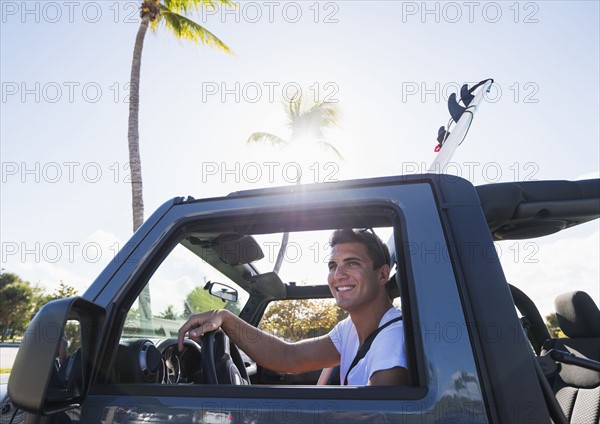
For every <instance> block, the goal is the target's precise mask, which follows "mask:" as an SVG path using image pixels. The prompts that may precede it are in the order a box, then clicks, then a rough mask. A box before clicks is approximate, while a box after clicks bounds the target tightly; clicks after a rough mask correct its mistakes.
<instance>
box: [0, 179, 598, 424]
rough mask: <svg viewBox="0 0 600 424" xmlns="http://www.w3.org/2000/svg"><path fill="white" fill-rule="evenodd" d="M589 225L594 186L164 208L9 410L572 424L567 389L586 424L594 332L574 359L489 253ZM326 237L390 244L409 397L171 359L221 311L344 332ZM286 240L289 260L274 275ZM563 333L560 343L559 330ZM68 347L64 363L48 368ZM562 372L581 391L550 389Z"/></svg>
mask: <svg viewBox="0 0 600 424" xmlns="http://www.w3.org/2000/svg"><path fill="white" fill-rule="evenodd" d="M599 216H600V180H598V179H594V180H585V181H576V182H567V181H535V182H533V181H532V182H524V183H499V184H490V185H486V186H480V187H474V186H473V185H472V184H471V183H469V182H468V181H466V180H464V179H462V178H458V177H454V176H449V175H438V174H423V175H411V176H393V177H380V178H370V179H359V180H350V181H342V182H337V183H321V184H307V185H295V186H292V187H276V188H267V189H259V190H249V191H241V192H234V193H231V194H229V195H227V196H224V197H217V198H208V199H199V200H196V199H194V198H191V197H188V198H175V199H172V200H170V201H168V202H166V203H165V204H164V205H162V206H161V207H160V208H159V209H158V210H157V211H156V212H155V213H154V214H153V215H152V216H151V217H150V218H149V219H148V220H147V221H146V222H145V223H144V224H143V225H142V227H141V228H140V229H139V230H138V231H137V232H136V233H135V234H134V235H133V237H132V238H131V240H130V241H129V242H128V243H127V244H126V245H125V246H123V248H122V249H121V250H120V252H119V253H118V254H117V255H116V257H115V258H114V259H113V260H112V261H111V262H110V264H109V265H108V266H107V267H106V268H105V269H104V271H103V272H102V273H101V274H100V275H99V276H98V277H97V279H96V280H95V281H94V282H93V284H92V285H91V286H90V287H89V289H88V290H87V291H86V292H85V293H84V294H83V296H81V297H75V298H68V299H60V300H55V301H52V302H50V303H48V304H46V305H45V306H44V307H43V308H42V309H41V310H40V311H39V313H38V314H37V315H36V317H35V318H34V319H33V320H32V322H31V323H30V325H29V327H28V329H27V332H26V334H25V338H24V341H23V343H22V345H21V348H20V350H19V353H18V356H17V358H16V360H15V364H14V366H13V371H12V373H11V376H10V380H9V385H8V395H9V399H7V400H5V404H9V405H13V409H14V408H19V410H22V411H25V413H26V414H27V415H29V416H32V417H37V416H42V415H45V416H49V417H50V419H53V420H55V421H56V422H81V423H84V422H85V423H137V422H235V423H280V422H295V423H313V422H314V423H321V422H339V423H353V422H370V423H376V422H381V423H383V422H406V423H413V422H414V423H416V422H419V423H436V422H460V423H467V422H468V423H512V422H536V423H537V422H539V423H546V422H550V420H554V422H566V420H569V419H571V422H576V421H573V420H577V419H578V417H581V415H579V414H581V413H582V412H581V405H578V404H577V405H575V404H574V403H573V402H571V403H569V402H570V401H569V402H567V404H565V403H564V402H562V401H561V399H560V396H559V400H557V398H556V395H557V394H558V393H559V392H561V390H563V389H565V388H566V389H568V390H569V393H570V394H571V397H572V392H573V391H579V390H581V392H580V393H581V394H584V393H585V397H586V398H587V399H588V400H587V402H591V405H592V412H591V414H592V415H589V416H590V417H592V419H595V421H594V422H597V421H598V417H599V414H600V411H598V410H597V409H596V412H593V405H597V404H598V401H599V400H600V398H599V397H598V396H599V393H600V392H598V390H597V388H594V387H597V386H598V384H596V380H597V375H598V374H597V371H599V370H600V367H599V365H600V364H599V363H598V362H596V361H598V360H599V359H600V358H598V356H600V354H599V352H600V338H599V337H600V334H595V333H594V331H595V330H594V329H593V324H590V325H589V327H590V328H592V330H591V333H587V332H586V331H583V330H581V331H579V330H577V331H575V332H572V333H571V334H573V335H574V337H573V338H572V340H575V339H577V338H584V339H585V340H584V342H582V344H583V345H585V346H586V347H585V349H579V350H577V349H573V350H571V349H570V346H571V345H570V344H569V343H570V341H569V340H567V341H565V340H563V339H559V338H557V337H551V335H550V334H549V332H548V329H547V328H546V326H545V324H544V322H543V320H542V318H541V316H540V313H539V311H538V309H537V308H536V306H535V304H534V303H533V302H532V301H531V299H530V298H529V297H528V296H527V295H526V294H525V293H524V292H523V291H521V290H519V289H518V288H516V287H514V286H512V285H511V284H509V282H507V281H506V278H505V276H504V273H503V270H502V267H501V265H500V261H499V258H498V254H497V252H496V249H495V248H494V246H495V245H494V241H497V240H515V239H518V240H521V239H530V238H535V237H541V236H544V235H548V234H553V233H555V232H558V231H562V230H565V229H567V228H569V227H573V226H576V225H579V224H582V223H585V222H589V221H592V220H595V219H598V217H599ZM337 228H364V229H370V230H372V231H374V232H376V233H377V234H378V235H380V236H381V237H382V238H384V239H386V240H387V244H388V246H389V247H390V251H391V253H392V263H393V264H394V267H393V272H392V277H391V278H390V281H389V283H388V284H389V290H390V296H391V298H393V299H394V302H395V304H396V305H397V306H398V307H399V308H401V309H402V312H403V320H404V328H405V330H404V331H405V343H406V354H407V360H408V375H409V384H408V385H407V386H399V387H352V386H340V385H335V384H328V385H317V384H316V383H317V381H318V379H319V376H320V373H321V370H314V372H309V373H304V374H294V375H290V374H282V373H277V372H274V371H271V370H269V369H267V368H265V367H263V366H260V365H258V364H256V363H255V362H254V361H253V360H252V359H251V358H249V357H248V356H247V355H245V353H244V352H240V351H239V349H238V348H237V347H236V346H235V345H234V344H233V343H230V341H229V340H228V338H227V336H226V335H225V334H224V333H223V332H221V331H217V332H212V333H207V334H205V335H204V336H203V337H202V340H201V342H200V343H196V342H195V341H193V340H190V339H186V340H185V342H184V348H183V350H182V351H179V350H178V348H177V331H178V329H179V327H180V326H181V324H182V323H183V322H184V321H185V319H186V317H187V316H188V315H189V314H191V313H194V312H200V311H206V310H210V309H216V308H225V309H227V310H229V311H231V312H232V313H235V314H237V315H238V316H239V317H240V318H242V319H243V320H244V321H246V322H248V323H250V324H251V325H253V326H258V327H261V328H263V329H265V330H266V331H269V332H271V333H272V334H273V335H274V336H277V337H282V338H284V339H286V340H289V341H294V340H299V339H303V338H307V337H315V336H319V335H322V334H327V332H328V331H329V330H330V329H331V328H332V327H333V325H335V324H336V323H337V322H338V321H339V320H340V319H343V317H344V312H343V311H341V310H339V309H337V308H336V306H335V304H334V303H333V301H332V298H331V293H330V291H329V287H328V285H327V283H326V272H327V271H326V263H327V255H328V251H329V245H328V237H329V234H330V233H331V231H332V230H334V229H337ZM283 234H285V235H286V238H287V239H288V242H287V249H286V250H285V251H282V252H285V261H284V264H283V266H282V268H281V270H279V271H278V272H274V271H272V264H273V262H275V259H276V257H277V255H278V253H279V248H280V247H281V245H282V235H283ZM578 293H581V292H578ZM584 295H585V293H584V294H583V295H576V296H575V295H574V296H573V297H572V298H569V299H571V300H567V301H565V302H564V303H565V304H568V305H575V306H576V307H578V305H579V304H581V303H583V304H585V305H586V306H585V310H584V312H583V315H579V312H578V313H577V314H576V316H577V317H578V318H579V319H581V316H584V317H588V316H592V317H594V316H595V315H594V314H595V313H596V311H597V306H596V305H594V302H593V301H592V303H591V305H590V304H589V302H588V301H587V298H586V300H584V301H580V299H581V298H584V297H585V296H584ZM575 298H576V299H577V300H576V301H573V299H575ZM569 302H570V303H569ZM594 306H595V307H596V310H594V309H593V307H594ZM564 315H567V314H564ZM560 320H562V321H563V322H562V323H563V324H565V328H568V326H569V323H568V317H566V316H562V315H561V316H560V317H559V321H560ZM571 324H572V325H574V326H576V327H577V326H578V325H579V324H578V323H576V324H573V323H571ZM561 325H562V324H561ZM577 328H579V327H577ZM570 330H571V329H570V328H569V330H567V331H570ZM584 330H585V329H584ZM63 336H65V337H67V338H68V339H70V344H69V352H68V355H67V356H66V357H65V358H64V359H63V360H62V361H57V352H58V346H59V343H60V340H62V337H63ZM250 336H251V335H248V337H250ZM575 336H576V337H575ZM549 343H550V344H552V346H553V347H552V348H551V349H548V351H552V352H553V353H550V354H548V352H547V351H546V347H548V346H549ZM567 350H571V351H572V352H575V353H574V354H572V355H570V354H569V353H568V352H567V353H565V351H567ZM557 352H558V353H557ZM561 355H562V356H561ZM560 362H562V363H563V366H562V370H564V369H567V370H569V371H572V368H570V367H575V368H576V369H577V370H578V371H577V372H576V373H575V374H576V375H584V376H586V377H585V378H587V377H588V376H591V377H590V379H591V383H590V382H589V381H588V382H587V383H586V384H587V386H585V387H583V386H577V384H576V383H577V382H575V383H573V382H570V381H569V379H568V378H567V377H565V379H562V380H560V378H562V377H564V375H562V374H561V372H562V371H561V369H559V365H557V364H559V363H560ZM588 373H591V374H588ZM594 373H596V374H594ZM575 379H577V377H576V378H575ZM559 380H560V381H559ZM555 382H558V383H556V384H559V386H556V385H555V384H554V383H555ZM590 384H591V386H590ZM594 384H596V386H594ZM563 397H564V393H563ZM583 401H585V399H584V400H583ZM583 401H581V400H578V402H583ZM594 402H595V403H594ZM584 407H586V405H584ZM561 414H563V415H562V416H561ZM594 414H595V415H594ZM565 415H566V417H565ZM594 417H595V418H594ZM60 420H63V421H60Z"/></svg>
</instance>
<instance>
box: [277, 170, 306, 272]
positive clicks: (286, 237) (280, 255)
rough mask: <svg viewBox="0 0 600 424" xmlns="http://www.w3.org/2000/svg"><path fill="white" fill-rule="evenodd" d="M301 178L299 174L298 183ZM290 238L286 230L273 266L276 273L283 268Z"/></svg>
mask: <svg viewBox="0 0 600 424" xmlns="http://www.w3.org/2000/svg"><path fill="white" fill-rule="evenodd" d="M301 179H302V176H301V175H299V176H298V179H297V180H296V185H298V184H300V180H301ZM289 240H290V233H289V232H287V231H286V232H285V233H283V236H282V237H281V246H279V253H278V254H277V260H276V261H275V266H274V267H273V272H274V273H275V274H279V270H280V269H281V265H282V264H283V258H284V257H285V252H286V250H287V245H288V242H289Z"/></svg>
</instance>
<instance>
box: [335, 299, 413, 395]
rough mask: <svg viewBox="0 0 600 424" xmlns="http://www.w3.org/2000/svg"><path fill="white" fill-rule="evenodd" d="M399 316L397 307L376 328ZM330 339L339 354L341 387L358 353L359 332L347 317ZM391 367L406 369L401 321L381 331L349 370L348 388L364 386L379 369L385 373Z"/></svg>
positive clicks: (337, 326)
mask: <svg viewBox="0 0 600 424" xmlns="http://www.w3.org/2000/svg"><path fill="white" fill-rule="evenodd" d="M400 316H402V312H400V310H398V309H396V308H390V309H388V310H387V312H386V313H385V314H383V317H382V318H381V321H380V322H379V327H381V326H382V325H384V324H385V323H387V322H388V321H390V320H392V319H393V318H396V317H400ZM329 338H331V341H332V342H333V344H334V345H335V348H336V349H337V350H338V352H339V353H340V356H341V359H340V383H341V384H342V385H343V384H344V377H345V376H346V373H347V372H348V368H350V365H352V361H354V358H355V357H356V353H357V352H358V348H359V343H358V333H357V332H356V328H355V327H354V323H353V322H352V320H351V319H350V317H348V318H346V319H345V320H343V321H341V322H339V323H338V324H337V325H336V326H335V327H333V329H332V330H331V331H330V332H329ZM394 367H403V368H406V351H405V348H404V330H403V325H402V321H397V322H395V323H393V324H391V325H389V326H388V327H386V328H384V329H383V330H381V332H380V333H379V334H378V335H377V337H375V340H373V344H372V345H371V348H370V349H369V351H368V352H367V354H366V355H365V356H364V358H362V359H361V360H360V361H358V364H356V366H355V367H354V368H352V370H351V371H350V374H349V375H348V385H355V386H366V385H367V383H368V382H369V379H370V378H371V376H372V375H373V374H374V373H375V372H377V371H381V370H387V369H390V368H394Z"/></svg>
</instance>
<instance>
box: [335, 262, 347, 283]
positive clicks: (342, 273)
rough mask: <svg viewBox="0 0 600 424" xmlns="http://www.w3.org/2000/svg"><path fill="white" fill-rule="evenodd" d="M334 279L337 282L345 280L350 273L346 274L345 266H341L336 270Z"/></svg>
mask: <svg viewBox="0 0 600 424" xmlns="http://www.w3.org/2000/svg"><path fill="white" fill-rule="evenodd" d="M333 278H334V279H335V280H343V279H344V278H348V273H347V272H346V267H345V266H344V265H340V266H338V267H337V268H336V269H335V273H334V274H333Z"/></svg>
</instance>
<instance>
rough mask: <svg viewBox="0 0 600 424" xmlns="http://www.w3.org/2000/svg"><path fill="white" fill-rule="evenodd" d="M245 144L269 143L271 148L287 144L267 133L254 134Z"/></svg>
mask: <svg viewBox="0 0 600 424" xmlns="http://www.w3.org/2000/svg"><path fill="white" fill-rule="evenodd" d="M246 143H270V144H271V145H272V146H279V145H286V144H288V142H287V141H285V140H284V139H283V138H281V137H278V136H276V135H275V134H271V133H267V132H255V133H254V134H252V135H251V136H250V137H248V140H246Z"/></svg>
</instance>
